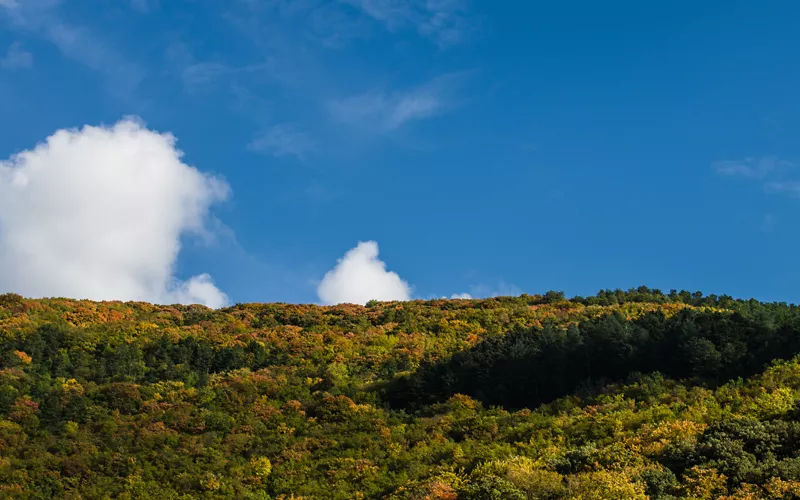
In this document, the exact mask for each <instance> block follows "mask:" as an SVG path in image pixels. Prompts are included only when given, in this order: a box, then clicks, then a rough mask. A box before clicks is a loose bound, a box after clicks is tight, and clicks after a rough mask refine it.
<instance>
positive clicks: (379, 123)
mask: <svg viewBox="0 0 800 500" xmlns="http://www.w3.org/2000/svg"><path fill="white" fill-rule="evenodd" d="M457 78H458V77H457V75H444V76H440V77H438V78H435V79H433V80H431V81H430V82H428V83H426V84H425V85H422V86H420V87H417V88H415V89H412V90H408V91H404V92H395V93H392V94H387V93H382V92H370V93H365V94H361V95H356V96H351V97H347V98H344V99H338V100H333V101H330V102H328V112H329V113H330V114H331V116H332V117H333V118H334V119H335V120H337V121H340V122H342V123H346V124H349V125H354V126H359V127H362V128H364V129H368V130H378V131H383V132H389V131H392V130H395V129H398V128H400V127H402V126H403V125H405V124H406V123H408V122H411V121H415V120H421V119H425V118H430V117H433V116H436V115H438V114H441V113H443V112H444V111H445V110H446V109H447V108H448V107H450V103H449V99H448V94H449V93H450V92H451V91H452V85H453V83H454V81H455V80H456V79H457Z"/></svg>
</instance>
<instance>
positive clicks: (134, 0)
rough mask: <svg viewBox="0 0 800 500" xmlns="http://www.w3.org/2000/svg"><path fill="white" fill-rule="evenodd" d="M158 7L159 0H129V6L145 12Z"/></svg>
mask: <svg viewBox="0 0 800 500" xmlns="http://www.w3.org/2000/svg"><path fill="white" fill-rule="evenodd" d="M158 7H159V0H131V8H133V9H134V10H136V11H139V12H141V13H142V14H147V13H148V12H151V11H153V10H155V9H157V8H158Z"/></svg>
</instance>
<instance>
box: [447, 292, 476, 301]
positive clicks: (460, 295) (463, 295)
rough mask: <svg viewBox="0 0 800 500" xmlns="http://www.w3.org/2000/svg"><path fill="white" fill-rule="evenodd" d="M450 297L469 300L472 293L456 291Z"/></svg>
mask: <svg viewBox="0 0 800 500" xmlns="http://www.w3.org/2000/svg"><path fill="white" fill-rule="evenodd" d="M450 298H451V299H465V300H468V299H471V298H472V295H470V294H468V293H454V294H453V295H451V296H450Z"/></svg>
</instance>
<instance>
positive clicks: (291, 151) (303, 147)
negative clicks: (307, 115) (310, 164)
mask: <svg viewBox="0 0 800 500" xmlns="http://www.w3.org/2000/svg"><path fill="white" fill-rule="evenodd" d="M247 148H248V149H250V150H251V151H256V152H259V153H267V154H271V155H272V156H277V157H281V156H295V157H297V158H298V159H299V160H304V159H305V155H306V154H307V153H309V152H311V151H314V149H316V145H315V144H314V141H313V140H312V139H311V137H310V136H309V135H308V134H307V133H306V132H303V131H301V130H298V129H297V127H296V126H295V125H294V124H292V123H283V124H280V125H274V126H272V127H270V128H268V129H267V130H265V131H264V132H263V133H262V134H261V135H259V136H258V137H256V138H255V139H254V140H253V141H252V142H251V143H250V144H248V146H247Z"/></svg>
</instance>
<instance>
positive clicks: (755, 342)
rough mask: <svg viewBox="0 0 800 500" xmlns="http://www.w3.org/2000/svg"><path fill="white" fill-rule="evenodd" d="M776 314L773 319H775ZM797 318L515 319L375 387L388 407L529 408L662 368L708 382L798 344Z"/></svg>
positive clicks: (757, 366) (785, 354)
mask: <svg viewBox="0 0 800 500" xmlns="http://www.w3.org/2000/svg"><path fill="white" fill-rule="evenodd" d="M776 324H777V325H776ZM799 330H800V329H798V325H797V321H796V320H791V321H783V322H780V321H777V318H759V320H758V321H756V320H752V319H748V318H745V317H743V316H741V315H739V314H737V313H715V312H701V311H697V310H685V311H682V312H680V313H679V314H677V315H675V316H673V317H671V318H666V317H665V316H664V315H663V314H662V313H660V312H657V313H650V314H648V315H646V316H644V317H642V318H640V319H637V320H633V321H626V320H625V319H624V317H622V316H621V315H620V314H619V313H613V314H610V315H607V316H604V317H601V318H598V319H594V320H588V321H585V322H583V323H581V324H579V325H571V326H570V327H569V328H568V329H567V330H564V329H563V328H559V327H558V326H555V325H546V326H545V327H543V328H533V329H518V330H515V331H511V332H509V333H507V334H506V335H503V336H500V337H496V338H491V339H487V340H485V341H483V342H481V343H480V344H478V345H476V346H475V347H474V348H472V349H470V350H467V351H462V352H458V353H456V354H455V355H453V356H452V357H451V358H449V359H447V360H444V361H441V362H438V363H432V364H427V365H423V366H421V367H420V368H419V369H418V370H417V371H416V372H415V373H414V374H412V375H410V376H406V377H403V378H398V379H396V380H394V381H393V382H391V383H390V384H388V385H387V386H386V387H385V388H384V392H383V397H384V400H385V401H386V402H387V403H388V404H389V405H390V406H391V407H393V408H405V409H410V410H414V409H418V408H420V407H422V406H424V405H426V404H431V403H434V402H440V401H443V400H446V399H447V398H449V397H451V396H452V395H454V394H466V395H468V396H471V397H473V398H475V399H477V400H480V401H482V402H483V403H484V404H485V405H490V406H494V405H497V406H503V407H505V408H507V409H519V408H535V407H537V406H539V405H541V404H543V403H548V402H551V401H553V400H555V399H558V398H560V397H563V396H566V395H570V394H574V393H575V392H577V391H579V390H581V389H583V388H586V387H597V386H598V385H600V384H603V383H606V382H615V381H621V380H624V379H625V378H626V377H628V376H629V375H631V374H633V373H636V372H640V373H651V372H661V373H663V374H664V375H666V376H668V377H672V378H677V379H691V382H693V383H697V384H704V385H716V384H719V383H723V382H725V381H728V380H731V379H734V378H737V377H746V376H749V375H752V374H754V373H757V372H759V371H761V370H762V369H763V367H764V366H765V365H766V364H767V363H769V362H770V361H771V360H773V359H776V358H790V357H792V356H794V355H795V354H797V353H798V352H800V336H798V331H799Z"/></svg>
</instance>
